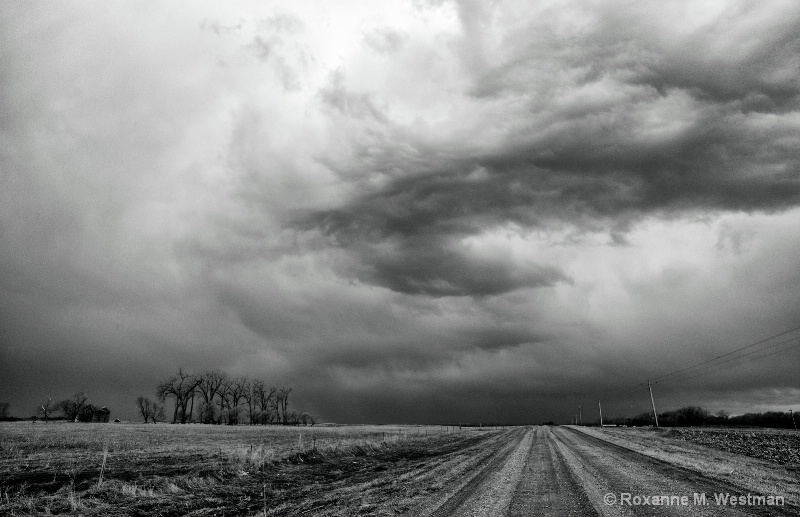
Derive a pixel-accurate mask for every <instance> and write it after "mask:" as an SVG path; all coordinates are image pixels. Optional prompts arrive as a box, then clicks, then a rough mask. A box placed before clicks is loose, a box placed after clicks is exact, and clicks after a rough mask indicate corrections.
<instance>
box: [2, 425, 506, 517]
mask: <svg viewBox="0 0 800 517" xmlns="http://www.w3.org/2000/svg"><path fill="white" fill-rule="evenodd" d="M169 427H175V426H169ZM96 429H98V430H99V429H100V428H96ZM111 429H112V431H113V432H114V433H118V430H117V429H114V428H111ZM381 429H382V428H380V427H373V428H359V429H355V430H346V431H342V430H338V431H336V433H337V434H336V436H337V439H336V440H329V441H327V442H326V441H325V437H326V436H327V437H329V438H330V436H332V434H331V433H330V432H329V431H326V430H320V431H314V432H313V433H317V434H313V433H311V432H309V433H307V434H298V431H297V430H296V429H295V430H294V431H293V432H287V431H285V430H274V432H273V433H270V432H267V441H264V442H262V443H260V444H253V443H251V444H249V445H248V444H247V442H246V441H242V438H243V437H245V436H247V437H250V438H252V436H250V435H249V434H246V433H245V431H247V432H252V430H242V429H229V430H226V429H224V428H219V427H218V428H215V429H210V430H209V429H207V428H205V427H202V428H201V427H196V428H195V429H191V428H189V427H183V429H178V430H175V429H171V428H168V426H164V429H159V430H152V429H150V428H147V429H145V431H146V432H149V433H155V434H151V436H150V437H148V438H146V439H143V438H142V437H134V438H132V439H131V440H132V442H125V443H122V442H114V438H115V437H114V436H106V437H105V440H100V439H98V438H97V437H94V438H92V437H90V436H84V434H83V432H84V431H85V430H84V429H81V428H79V427H74V426H64V427H62V428H61V429H56V428H50V429H47V432H49V433H51V435H50V436H48V437H47V438H42V437H41V436H40V437H38V438H36V439H30V437H29V439H27V440H23V439H19V437H17V438H18V439H16V440H14V439H10V438H13V437H12V436H11V435H10V434H9V433H8V432H6V433H5V434H0V438H2V440H0V443H2V448H1V449H2V450H1V451H0V452H2V455H0V514H2V515H32V514H81V515H120V516H122V515H124V516H133V515H142V516H144V515H163V516H171V515H223V514H225V515H231V514H235V515H266V516H273V515H274V516H279V515H329V516H341V515H359V514H364V515H399V514H403V513H406V512H407V511H408V510H409V508H412V507H413V506H414V505H415V504H417V502H418V501H419V500H420V499H424V498H425V497H427V496H428V495H430V494H431V493H433V492H435V491H436V490H438V489H440V488H441V486H442V484H443V482H444V481H443V480H444V479H445V478H446V477H447V472H448V471H452V470H454V469H453V468H452V467H454V466H456V465H458V464H460V463H463V462H464V461H465V458H468V457H470V456H475V454H474V451H475V450H478V449H480V448H481V447H482V446H483V445H484V444H485V443H486V442H489V441H491V440H492V438H493V437H494V436H496V435H497V434H498V433H497V432H493V431H488V432H487V431H464V432H460V433H456V432H454V433H442V432H433V431H434V430H433V429H430V430H424V429H416V432H412V433H407V434H405V435H400V434H396V433H394V434H393V433H392V432H391V431H390V432H389V434H388V435H387V433H386V431H384V430H381ZM132 430H133V431H136V430H137V428H136V427H134V428H133V429H132ZM88 431H89V432H91V431H92V430H91V429H89V430H88ZM178 431H180V432H178ZM428 431H430V432H428ZM0 432H2V430H0ZM208 432H213V433H222V434H221V435H218V436H217V438H218V439H217V440H207V438H208V437H207V436H205V437H204V436H202V435H203V433H208ZM255 432H260V433H261V434H260V436H261V438H262V439H263V438H264V430H255ZM184 433H189V435H191V434H196V435H199V436H198V437H197V441H196V443H194V444H192V443H187V441H186V439H185V438H186V436H185V435H184ZM275 433H278V434H275ZM280 433H285V435H286V436H283V435H281V434H280ZM326 433H328V434H326ZM115 436H116V435H115ZM298 436H299V438H298ZM116 438H120V439H121V437H120V436H116ZM176 438H180V442H175V441H174V440H175V439H176ZM223 438H225V439H226V440H227V441H226V440H225V439H223ZM100 441H104V444H103V448H102V449H101V448H100V447H99V445H100V443H99V442H100ZM156 442H157V443H158V445H156ZM276 444H279V446H276ZM288 444H291V445H288ZM314 445H316V448H315V447H314ZM101 472H102V474H101Z"/></svg>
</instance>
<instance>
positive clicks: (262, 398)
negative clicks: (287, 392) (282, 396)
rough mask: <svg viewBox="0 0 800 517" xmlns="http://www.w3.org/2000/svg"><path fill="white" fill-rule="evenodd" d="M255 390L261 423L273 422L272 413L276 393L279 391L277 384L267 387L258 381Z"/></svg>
mask: <svg viewBox="0 0 800 517" xmlns="http://www.w3.org/2000/svg"><path fill="white" fill-rule="evenodd" d="M253 389H254V391H255V397H256V399H257V400H258V421H259V423H261V424H267V423H268V422H272V418H270V415H271V414H272V413H271V412H272V408H273V406H274V405H275V394H276V393H277V392H278V388H276V387H275V386H270V388H269V389H267V387H266V385H265V384H264V383H263V382H261V381H257V383H256V384H254V387H253Z"/></svg>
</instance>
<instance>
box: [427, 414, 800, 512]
mask: <svg viewBox="0 0 800 517" xmlns="http://www.w3.org/2000/svg"><path fill="white" fill-rule="evenodd" d="M504 440H505V441H504V443H503V445H502V446H499V447H497V449H496V452H495V453H494V454H493V456H492V457H491V458H489V459H487V460H485V461H483V462H482V463H481V464H480V465H478V466H476V468H474V469H472V470H471V471H469V472H468V473H465V475H464V476H462V477H461V478H460V479H459V480H458V482H457V483H458V486H457V487H454V488H452V490H451V491H450V492H449V493H448V496H447V497H446V498H445V499H444V500H440V501H437V502H436V503H435V504H434V505H433V506H432V507H431V508H429V509H428V510H427V511H425V512H423V514H424V515H428V516H430V517H444V516H448V515H456V516H469V517H472V516H509V517H517V516H537V515H542V516H568V515H576V516H579V515H580V516H583V515H598V516H619V515H648V516H649V515H658V516H660V515H665V516H666V515H702V516H723V515H725V516H728V515H733V516H745V515H761V516H767V515H800V509H798V508H797V507H793V506H788V505H780V501H779V500H772V499H768V497H770V496H778V495H780V494H752V493H751V494H748V493H747V491H746V490H742V489H741V488H737V487H736V486H734V485H731V484H727V483H724V482H721V481H718V480H714V479H710V478H708V477H705V476H703V475H702V474H701V473H698V472H695V471H692V470H688V469H685V468H681V467H678V466H675V465H672V464H670V463H667V462H665V461H661V460H658V459H654V458H651V457H649V456H645V455H643V454H641V453H638V452H635V451H633V450H631V449H628V448H626V447H623V446H620V445H617V444H614V443H610V442H608V441H605V440H603V439H600V438H597V437H594V436H589V435H587V434H585V433H583V432H581V431H580V430H579V429H573V428H566V427H555V428H553V427H548V426H537V427H529V428H521V429H515V430H513V431H509V432H507V433H506V434H505V435H504ZM762 496H763V497H764V499H761V497H762ZM770 503H774V504H770Z"/></svg>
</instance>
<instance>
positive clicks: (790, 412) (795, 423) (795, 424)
mask: <svg viewBox="0 0 800 517" xmlns="http://www.w3.org/2000/svg"><path fill="white" fill-rule="evenodd" d="M789 414H790V415H791V416H792V424H794V430H795V431H797V422H795V421H794V411H792V410H791V409H790V410H789Z"/></svg>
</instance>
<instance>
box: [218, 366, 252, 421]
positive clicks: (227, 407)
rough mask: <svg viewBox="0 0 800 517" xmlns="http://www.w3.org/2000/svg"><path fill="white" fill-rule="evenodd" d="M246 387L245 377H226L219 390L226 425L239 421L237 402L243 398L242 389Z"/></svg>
mask: <svg viewBox="0 0 800 517" xmlns="http://www.w3.org/2000/svg"><path fill="white" fill-rule="evenodd" d="M246 387H247V378H246V377H239V378H236V379H228V380H226V381H225V383H224V384H223V386H222V389H221V390H220V399H221V402H220V406H221V407H222V409H223V411H224V413H225V416H226V418H225V420H226V421H227V423H228V425H235V424H237V423H239V413H240V410H241V408H240V407H239V404H240V403H241V401H242V399H243V398H244V391H245V388H246Z"/></svg>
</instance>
